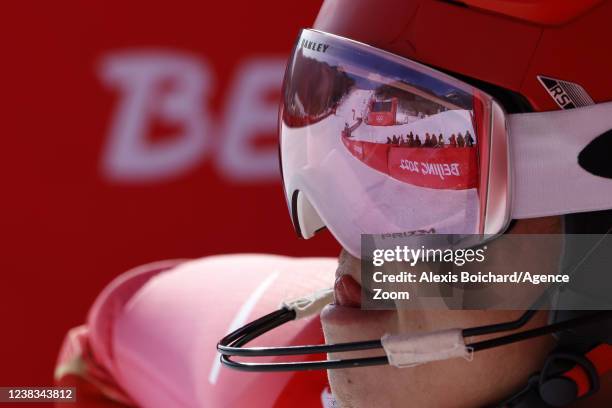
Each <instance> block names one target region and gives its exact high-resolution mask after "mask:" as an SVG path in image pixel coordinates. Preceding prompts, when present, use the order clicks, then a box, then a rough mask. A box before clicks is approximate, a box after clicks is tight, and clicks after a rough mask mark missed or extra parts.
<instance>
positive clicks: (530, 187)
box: [508, 102, 612, 219]
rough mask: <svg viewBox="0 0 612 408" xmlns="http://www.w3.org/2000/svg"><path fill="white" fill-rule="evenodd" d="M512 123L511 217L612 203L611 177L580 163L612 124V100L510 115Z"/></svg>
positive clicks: (590, 208)
mask: <svg viewBox="0 0 612 408" xmlns="http://www.w3.org/2000/svg"><path fill="white" fill-rule="evenodd" d="M508 125H509V134H510V136H509V139H510V140H509V143H510V161H511V163H512V167H513V174H512V176H513V178H514V180H513V181H512V185H513V189H512V193H511V194H512V214H511V216H512V218H515V219H516V218H518V219H520V218H534V217H543V216H550V215H560V214H570V213H577V212H585V211H598V210H605V209H610V208H611V207H612V178H608V177H602V176H598V175H595V174H592V173H590V172H589V171H587V170H585V168H583V167H582V166H581V165H580V164H579V162H578V156H579V155H580V153H581V152H582V151H583V150H584V149H585V148H586V147H587V146H588V145H589V144H590V143H591V142H592V141H593V140H594V139H596V138H597V137H599V136H600V135H603V134H604V133H606V132H608V131H609V130H611V129H612V102H606V103H601V104H597V105H592V106H587V107H583V108H577V109H571V110H565V111H554V112H538V113H521V114H513V115H508ZM610 137H612V134H610ZM610 161H612V154H611V157H610ZM607 165H610V164H607Z"/></svg>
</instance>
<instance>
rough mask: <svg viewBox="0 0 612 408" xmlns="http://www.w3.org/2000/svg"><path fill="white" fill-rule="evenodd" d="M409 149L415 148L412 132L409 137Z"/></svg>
mask: <svg viewBox="0 0 612 408" xmlns="http://www.w3.org/2000/svg"><path fill="white" fill-rule="evenodd" d="M407 144H408V147H414V136H413V135H412V132H410V134H409V135H408V142H407Z"/></svg>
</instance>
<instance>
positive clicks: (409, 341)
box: [381, 329, 473, 368]
mask: <svg viewBox="0 0 612 408" xmlns="http://www.w3.org/2000/svg"><path fill="white" fill-rule="evenodd" d="M381 342H382V346H383V349H384V350H385V353H386V354H387V358H388V359H389V364H391V365H392V366H395V367H399V368H403V367H413V366H416V365H419V364H424V363H429V362H431V361H440V360H447V359H450V358H457V357H462V358H464V359H466V360H468V361H471V360H472V357H473V350H472V349H470V348H469V347H467V346H466V345H465V341H464V340H463V336H462V334H461V329H450V330H442V331H438V332H433V333H417V334H414V333H402V334H385V335H384V336H383V337H382V338H381Z"/></svg>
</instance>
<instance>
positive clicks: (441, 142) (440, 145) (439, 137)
mask: <svg viewBox="0 0 612 408" xmlns="http://www.w3.org/2000/svg"><path fill="white" fill-rule="evenodd" d="M438 147H444V138H443V137H442V133H440V135H439V136H438Z"/></svg>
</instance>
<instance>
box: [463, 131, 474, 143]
mask: <svg viewBox="0 0 612 408" xmlns="http://www.w3.org/2000/svg"><path fill="white" fill-rule="evenodd" d="M465 144H466V145H467V147H472V146H474V138H473V137H472V134H471V133H470V131H469V130H468V131H467V132H466V133H465Z"/></svg>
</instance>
